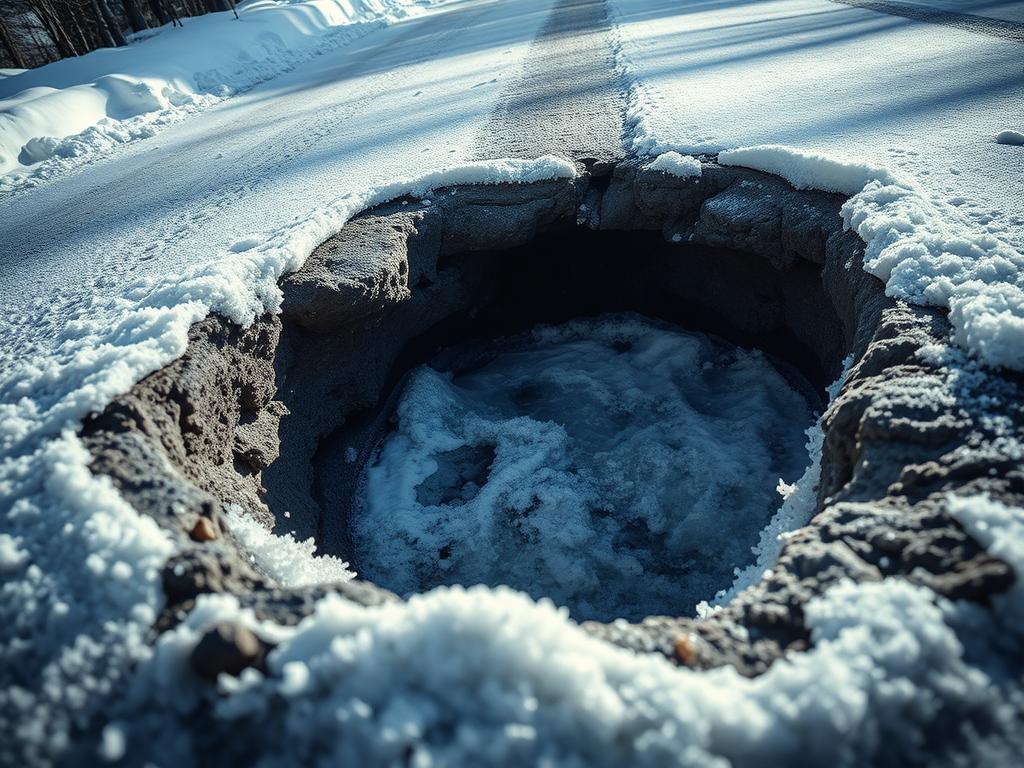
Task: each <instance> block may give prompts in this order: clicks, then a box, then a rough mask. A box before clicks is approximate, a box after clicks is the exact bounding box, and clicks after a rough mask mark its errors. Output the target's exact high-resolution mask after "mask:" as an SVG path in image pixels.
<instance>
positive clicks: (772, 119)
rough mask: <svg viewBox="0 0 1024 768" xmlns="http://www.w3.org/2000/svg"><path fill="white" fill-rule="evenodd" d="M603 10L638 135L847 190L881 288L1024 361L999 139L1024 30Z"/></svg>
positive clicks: (714, 10)
mask: <svg viewBox="0 0 1024 768" xmlns="http://www.w3.org/2000/svg"><path fill="white" fill-rule="evenodd" d="M611 9H612V10H611V15H612V18H613V20H614V21H615V24H616V37H617V63H618V66H619V68H620V70H621V72H622V74H623V76H624V78H625V79H626V81H627V82H628V83H629V86H630V93H629V109H628V114H627V128H628V136H627V142H628V144H629V146H630V147H631V149H632V150H633V151H635V152H637V153H638V154H640V155H641V156H644V155H647V156H655V155H660V154H663V153H665V152H667V151H676V152H691V153H713V152H719V160H720V162H722V163H725V164H731V165H743V166H747V167H751V168H756V169H760V170H764V171H768V172H771V173H776V174H779V175H781V176H783V177H784V178H786V179H788V180H789V181H790V182H791V183H792V184H793V185H794V186H796V187H798V188H816V189H823V190H826V191H832V192H837V193H841V194H844V195H852V196H853V198H852V199H851V200H850V201H849V202H848V203H847V205H846V206H845V207H844V218H845V220H846V223H847V225H848V226H850V227H851V228H853V229H854V230H855V231H857V233H858V234H860V235H861V237H862V238H864V240H865V241H866V242H867V244H868V249H867V257H866V258H865V269H866V270H867V271H868V272H870V273H871V274H874V275H876V276H878V277H879V278H881V279H882V280H884V281H885V282H886V287H887V293H888V294H889V295H891V296H897V297H899V298H903V299H906V300H907V301H910V302H913V303H919V304H928V305H934V306H939V307H945V308H948V309H949V310H950V317H951V320H952V322H953V324H954V327H955V340H956V342H957V343H958V344H961V345H962V346H963V347H964V348H966V349H968V350H970V351H971V352H972V353H973V354H975V355H976V356H977V357H978V359H980V360H982V361H983V362H985V363H986V364H989V365H992V366H1005V367H1009V368H1013V369H1016V370H1024V293H1022V288H1024V282H1022V281H1024V277H1022V275H1024V271H1022V269H1021V265H1022V264H1024V255H1022V250H1024V211H1022V210H1021V205H1020V180H1021V178H1024V155H1021V154H1020V153H1017V152H1012V153H1008V152H1007V151H1006V148H1005V147H1003V146H1000V145H999V144H997V143H996V142H994V141H992V139H991V136H992V123H993V121H995V122H996V123H997V124H998V123H1003V124H1006V123H1010V124H1017V123H1019V122H1020V120H1021V119H1022V118H1024V60H1022V59H1021V57H1020V51H1019V47H1020V46H1019V43H1015V42H1012V41H1009V40H1004V39H1000V38H995V37H989V36H986V35H983V34H978V33H973V32H968V31H964V30H962V29H953V28H949V27H945V26H938V25H928V26H927V27H924V28H922V27H921V26H920V25H918V24H916V23H911V22H909V21H908V20H906V19H902V18H901V17H894V16H887V15H885V14H882V13H877V12H875V11H871V10H868V9H863V8H857V7H852V6H846V5H837V4H833V3H828V2H825V1H824V0H760V1H759V2H753V3H751V2H739V1H738V0H733V1H729V0H726V1H725V2H714V3H698V4H695V5H692V6H687V7H686V8H685V9H684V8H682V7H681V6H679V4H678V3H673V2H668V0H612V3H611ZM923 30H926V31H927V34H928V36H929V38H928V39H929V44H928V45H927V46H922V45H920V44H919V35H920V34H922V31H923ZM935 51H941V52H942V57H941V60H942V61H946V62H956V63H955V70H951V71H950V72H949V73H948V74H946V75H943V74H941V72H937V71H936V66H937V65H936V58H935ZM949 66H950V67H953V66H954V65H953V64H950V65H949ZM753 68H756V69H757V71H758V72H760V73H761V76H758V77H752V76H751V71H752V69H753ZM908 93H913V94H914V96H913V98H912V99H911V100H910V101H908V99H907V94H908Z"/></svg>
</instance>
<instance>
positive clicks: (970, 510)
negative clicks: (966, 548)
mask: <svg viewBox="0 0 1024 768" xmlns="http://www.w3.org/2000/svg"><path fill="white" fill-rule="evenodd" d="M949 511H950V512H951V513H952V514H953V516H954V517H956V519H957V520H959V521H960V524H961V525H963V526H964V529H965V530H966V531H967V532H968V533H969V534H970V535H971V536H972V537H974V539H975V540H976V541H977V542H978V543H979V544H981V546H983V547H984V548H985V549H986V550H987V551H988V552H990V553H991V554H992V555H995V556H996V557H998V558H999V559H1000V560H1003V561H1004V562H1006V563H1008V564H1009V565H1010V566H1011V567H1012V568H1013V570H1014V571H1015V572H1016V573H1018V574H1020V573H1024V509H1020V508H1019V507H1011V506H1007V505H1006V504H1003V503H1002V502H1000V501H997V500H995V499H990V498H989V497H987V496H978V495H975V496H950V497H949ZM995 602H996V605H997V607H998V608H999V614H1000V617H1001V618H1003V619H1004V620H1005V623H1006V625H1007V626H1008V627H1009V628H1010V629H1011V631H1012V632H1013V633H1014V634H1015V635H1016V636H1017V638H1024V582H1022V581H1021V579H1020V578H1019V577H1018V578H1017V579H1016V580H1015V581H1014V583H1013V586H1012V587H1010V589H1009V591H1008V592H1007V593H1006V594H1003V595H999V596H998V597H996V598H995Z"/></svg>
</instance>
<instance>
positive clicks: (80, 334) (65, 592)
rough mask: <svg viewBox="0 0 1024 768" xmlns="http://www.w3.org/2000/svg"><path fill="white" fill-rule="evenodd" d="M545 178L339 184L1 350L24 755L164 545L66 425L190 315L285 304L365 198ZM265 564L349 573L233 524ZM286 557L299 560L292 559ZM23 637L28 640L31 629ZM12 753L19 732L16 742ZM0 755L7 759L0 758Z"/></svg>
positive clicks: (128, 647) (302, 577)
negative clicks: (265, 227) (249, 241)
mask: <svg viewBox="0 0 1024 768" xmlns="http://www.w3.org/2000/svg"><path fill="white" fill-rule="evenodd" d="M517 173H518V174H520V175H521V177H522V178H524V179H541V178H554V177H557V176H565V175H567V174H573V173H575V169H574V168H573V166H572V165H571V164H568V163H566V162H565V161H564V160H560V159H558V158H541V159H539V160H536V161H525V160H508V161H491V162H477V163H464V164H458V165H454V166H452V167H450V168H448V169H440V170H436V171H433V172H431V173H427V174H424V175H422V176H421V177H419V178H412V179H404V180H397V181H393V182H391V183H389V184H384V185H380V186H378V187H376V188H371V189H367V190H363V191H361V192H356V193H352V194H348V195H344V196H342V197H340V198H338V199H337V200H335V201H333V202H332V203H330V204H329V205H326V206H324V207H323V208H321V209H318V210H315V211H312V212H310V213H308V214H307V216H306V217H305V218H303V219H301V220H299V221H296V222H292V223H291V224H288V225H285V226H282V227H281V228H279V229H278V230H277V231H275V232H271V233H268V234H267V235H266V236H265V237H264V239H263V241H262V243H261V244H260V245H258V246H256V247H254V248H252V249H250V250H248V251H245V252H241V253H237V254H235V255H234V256H233V257H232V258H225V259H222V260H220V261H217V262H214V263H212V264H210V265H208V266H205V267H196V268H193V269H191V270H188V271H186V272H185V273H184V274H183V275H179V276H176V277H175V276H169V275H168V276H164V277H162V278H160V279H150V280H141V281H137V282H136V283H135V284H134V285H132V286H130V287H129V288H128V289H126V290H125V292H124V293H123V294H116V293H115V294H114V295H103V294H96V295H94V296H93V297H92V300H91V302H90V303H89V305H87V306H85V307H83V308H82V309H81V311H80V312H79V313H78V314H77V316H76V317H75V318H74V320H73V321H72V322H70V323H69V324H68V327H67V328H66V329H65V331H64V336H63V338H62V339H61V342H60V345H59V347H58V349H57V350H56V351H55V352H54V353H52V354H50V355H48V356H45V357H44V356H39V357H35V358H33V357H26V358H23V359H21V360H16V359H14V358H13V357H12V358H8V360H7V361H5V367H4V374H3V378H2V379H0V512H2V513H3V515H4V517H5V520H6V522H7V530H6V531H5V535H6V536H7V537H8V538H6V539H4V540H3V542H2V543H0V554H2V556H3V567H4V571H5V577H6V578H5V579H4V581H3V584H2V585H0V596H2V598H3V599H2V600H0V622H2V625H3V630H2V631H0V659H2V660H3V664H4V667H5V669H10V670H12V671H13V674H12V677H13V680H12V684H11V685H10V686H8V687H7V688H6V689H5V690H0V732H2V733H5V734H7V733H10V734H17V744H18V748H19V749H21V750H22V752H19V753H18V754H25V753H27V754H29V755H33V756H35V759H37V760H39V759H45V756H47V755H50V754H53V753H57V752H60V751H61V750H62V749H63V748H64V747H65V746H66V740H67V738H68V733H69V731H70V729H71V728H72V726H73V725H74V724H76V723H79V724H80V723H83V722H86V721H87V720H88V719H89V717H90V716H92V715H93V713H94V711H95V709H96V708H99V707H102V706H103V705H104V701H105V698H106V696H107V695H108V694H109V693H110V692H111V691H112V690H113V689H114V688H115V686H116V685H117V684H118V683H119V680H121V678H122V676H123V675H124V674H125V672H126V671H127V670H128V669H129V668H130V665H131V664H132V663H134V662H137V661H138V660H139V659H141V658H144V657H145V656H146V655H147V654H148V653H149V648H148V646H147V644H146V642H145V638H146V635H147V633H148V632H149V628H150V626H151V625H152V623H153V621H154V619H155V617H156V613H157V610H158V608H159V604H160V600H161V594H162V591H161V588H160V583H159V569H160V568H161V567H162V565H163V563H164V562H165V561H166V559H167V558H168V557H169V556H170V555H171V554H172V551H173V547H172V544H171V542H170V541H169V540H168V539H167V537H166V535H165V534H164V533H163V532H161V531H160V529H159V528H158V527H157V525H156V523H155V522H154V521H153V520H150V519H148V518H143V517H140V516H139V515H138V513H137V512H136V511H135V510H134V509H132V508H131V506H129V505H128V504H127V503H126V502H125V501H124V500H123V499H121V497H120V496H119V494H118V493H117V492H116V490H115V489H114V487H113V485H112V483H111V481H110V479H109V478H107V477H105V476H95V475H93V474H92V473H91V472H90V471H89V468H88V464H89V461H90V457H89V454H88V452H87V451H86V449H85V447H84V446H83V445H82V443H81V441H80V440H79V439H78V437H77V436H76V435H75V434H74V431H73V430H75V429H76V428H77V426H78V423H79V421H80V420H81V419H82V418H83V417H84V416H86V415H87V414H89V413H92V412H97V411H100V410H102V409H103V408H104V407H105V406H106V405H107V404H108V403H109V402H110V401H111V400H112V399H113V398H114V397H116V396H117V395H118V394H121V393H123V392H125V391H127V390H128V389H129V388H130V387H131V386H132V385H133V384H134V383H135V382H137V381H139V380H140V379H141V378H143V377H144V376H145V375H146V374H147V373H150V372H152V371H154V370H157V369H158V368H160V367H162V366H163V365H166V364H167V363H168V362H170V361H172V360H173V359H175V358H176V357H178V356H180V355H181V354H182V353H183V352H184V350H185V348H186V346H187V342H188V329H189V326H190V325H191V324H192V323H194V322H196V321H198V320H200V319H202V318H204V317H206V316H207V315H209V314H210V313H211V312H217V313H219V314H221V315H223V316H225V317H228V318H230V319H232V320H234V321H235V322H237V323H240V324H249V323H251V322H252V321H253V320H254V319H255V318H256V317H258V316H260V315H262V314H263V313H264V312H265V311H277V310H278V309H279V308H280V302H281V292H280V289H279V287H278V285H277V281H278V279H279V278H280V277H281V276H282V275H284V274H286V273H287V272H289V271H292V270H295V269H297V268H299V267H300V266H301V264H302V262H303V260H304V259H305V258H306V256H307V255H308V254H309V253H310V252H311V251H312V249H313V248H314V247H315V246H316V245H317V244H319V243H320V242H321V241H322V240H324V239H325V238H326V237H327V236H328V235H329V234H332V233H334V232H337V231H338V230H340V229H341V228H342V227H343V226H344V224H345V222H346V221H347V220H348V219H349V218H350V217H351V216H353V215H354V214H355V213H358V212H359V211H360V210H363V209H364V208H366V207H368V206H372V205H374V204H376V203H379V202H383V201H385V200H389V199H392V198H395V197H398V196H401V195H405V194H410V193H416V194H425V193H426V192H427V191H428V190H429V189H430V188H431V186H432V185H438V186H440V185H445V184H449V183H455V182H456V181H457V182H458V183H471V182H475V183H487V182H495V181H498V180H501V181H508V180H509V179H510V178H512V177H514V176H515V174H517ZM235 524H236V525H237V526H238V528H239V536H240V537H241V538H243V539H244V540H245V541H247V542H248V543H250V544H251V545H252V546H253V548H254V553H255V554H254V557H256V556H257V555H258V559H259V561H260V564H261V566H262V567H263V568H264V569H265V570H266V571H267V572H268V574H269V575H272V576H281V577H283V578H284V580H285V582H286V583H294V584H308V583H314V582H318V581H321V580H342V581H343V580H345V579H347V578H348V577H349V576H350V574H349V572H348V571H347V569H346V568H345V566H344V564H343V563H341V562H340V561H338V560H336V559H334V558H311V557H310V554H311V553H310V545H309V544H308V543H299V542H295V541H294V539H293V538H291V537H288V536H285V537H281V538H279V539H270V538H267V537H262V536H260V535H259V534H258V533H257V532H255V531H253V530H252V529H251V528H246V527H245V524H244V523H239V522H238V521H237V520H235ZM290 567H295V568H296V571H295V572H290V571H289V568H290ZM25 638H31V641H26V640H25ZM9 743H10V746H9V747H5V748H8V749H14V745H15V742H14V741H10V742H9ZM5 762H9V761H7V760H5Z"/></svg>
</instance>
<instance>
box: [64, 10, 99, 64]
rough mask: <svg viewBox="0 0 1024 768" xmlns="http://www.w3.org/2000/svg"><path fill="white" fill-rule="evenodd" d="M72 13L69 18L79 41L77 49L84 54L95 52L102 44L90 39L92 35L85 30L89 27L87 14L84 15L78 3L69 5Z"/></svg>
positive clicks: (76, 44)
mask: <svg viewBox="0 0 1024 768" xmlns="http://www.w3.org/2000/svg"><path fill="white" fill-rule="evenodd" d="M69 9H70V12H69V13H68V16H69V17H70V18H71V22H72V25H71V29H72V30H73V31H74V33H75V37H77V38H78V39H77V40H76V41H75V47H76V48H78V50H79V51H81V52H82V53H88V52H89V51H92V50H95V49H96V48H97V47H99V45H102V43H98V42H97V41H96V39H95V38H92V39H90V35H88V34H86V31H85V28H86V26H88V25H87V24H86V21H85V14H84V13H82V8H81V6H80V5H78V3H76V2H72V3H69Z"/></svg>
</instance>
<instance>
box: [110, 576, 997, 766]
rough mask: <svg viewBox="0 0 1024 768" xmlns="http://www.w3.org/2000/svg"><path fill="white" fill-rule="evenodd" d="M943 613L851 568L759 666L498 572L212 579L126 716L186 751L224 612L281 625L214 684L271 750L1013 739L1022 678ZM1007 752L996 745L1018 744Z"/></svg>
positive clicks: (793, 748) (605, 758)
mask: <svg viewBox="0 0 1024 768" xmlns="http://www.w3.org/2000/svg"><path fill="white" fill-rule="evenodd" d="M949 613H950V607H949V605H948V604H946V603H944V602H942V601H939V600H936V598H935V596H934V595H933V594H932V593H931V592H929V591H928V590H926V589H923V588H920V587H914V586H911V585H909V584H906V583H903V582H899V581H891V582H887V583H884V584H871V585H862V586H854V585H848V584H847V585H840V586H838V587H836V588H834V589H832V590H830V591H829V592H828V593H827V594H826V595H825V596H824V597H822V598H819V599H817V600H815V601H813V602H812V603H811V604H810V605H809V606H808V609H807V620H808V623H809V625H810V627H811V632H812V636H813V640H814V647H813V649H812V650H810V651H809V652H807V653H802V654H795V655H793V656H791V657H790V658H788V659H787V660H785V661H781V662H778V663H777V664H775V665H774V666H773V667H772V668H771V669H770V670H769V671H768V672H767V673H766V674H764V675H762V676H760V677H758V678H756V679H745V678H742V677H740V676H739V675H738V674H736V672H735V671H734V670H732V669H729V668H722V669H717V670H714V671H711V672H705V673H697V672H692V671H690V670H687V669H681V668H676V667H674V666H672V665H671V664H670V663H669V662H667V661H666V660H665V659H663V658H661V657H659V656H657V655H635V654H633V653H632V652H629V651H625V650H621V649H617V648H615V647H613V646H611V645H608V644H605V643H603V642H600V641H597V640H595V639H593V638H591V637H589V636H587V635H586V634H585V633H584V632H582V631H581V630H580V629H579V627H577V626H576V625H575V624H573V623H572V622H570V621H569V620H568V619H567V617H566V615H565V613H564V611H559V610H557V609H556V608H555V607H554V606H553V605H552V604H551V603H549V602H547V601H541V602H539V603H537V602H533V601H531V600H529V599H528V598H526V597H525V596H524V595H522V594H519V593H516V592H512V591H510V590H508V589H504V588H499V589H496V590H486V589H484V588H482V587H474V588H471V589H464V588H460V587H453V588H442V589H438V590H435V591H433V592H431V593H429V594H426V595H420V596H417V597H414V598H413V599H411V600H410V601H408V602H407V603H402V604H388V605H383V606H379V607H372V608H364V607H360V606H356V605H354V604H351V603H348V602H346V601H344V600H343V599H340V598H337V597H335V596H328V597H326V598H324V599H323V600H321V601H320V602H319V603H318V604H317V607H316V611H315V613H314V614H313V615H312V616H310V617H308V618H307V619H305V620H303V621H302V622H301V623H300V624H299V625H298V626H297V627H293V628H286V627H275V626H271V625H267V624H263V623H260V622H257V621H256V620H255V619H254V618H253V617H252V615H251V612H248V611H245V610H244V609H241V608H239V607H238V605H237V602H235V601H234V599H233V598H230V597H225V596H216V597H212V596H204V597H201V598H200V605H199V606H197V608H196V610H195V611H194V612H193V613H192V614H191V615H190V616H189V617H188V618H187V619H186V621H185V622H184V623H183V624H182V625H181V626H179V627H178V628H177V629H175V630H173V631H172V632H169V633H166V634H164V635H163V636H162V637H161V638H160V640H159V642H158V646H157V650H156V653H155V654H154V656H153V658H152V659H151V660H150V661H149V662H148V663H146V664H144V665H143V667H142V669H141V670H140V673H139V677H138V679H137V680H136V683H137V685H136V687H135V692H134V696H133V697H132V698H130V699H129V700H127V701H126V702H124V704H123V706H122V709H123V711H122V712H119V721H120V722H121V723H122V724H123V725H124V727H125V729H126V732H127V733H128V734H129V738H128V744H129V752H128V755H129V757H131V756H132V752H131V750H132V748H135V749H136V750H138V752H136V753H135V754H136V755H137V756H138V757H142V756H145V755H149V754H153V753H158V754H162V755H166V756H169V757H173V759H174V760H175V763H176V764H182V765H188V764H191V763H192V762H193V761H194V760H195V758H196V755H195V753H194V752H193V751H192V749H193V747H192V745H190V744H189V743H188V739H189V734H188V732H187V731H184V732H183V731H180V730H176V729H174V728H170V727H168V717H171V716H173V714H174V712H172V711H171V710H169V708H168V706H167V704H166V703H165V702H167V701H168V700H169V699H170V700H173V701H174V702H175V709H176V710H177V711H179V712H181V713H182V716H187V714H188V713H189V712H192V711H195V710H196V708H197V707H198V706H199V705H200V702H201V701H202V700H203V695H202V694H201V693H200V692H199V691H198V690H196V688H195V684H194V683H193V682H192V680H193V679H194V678H192V676H191V675H190V674H189V673H188V671H187V669H186V664H187V659H188V653H189V651H190V650H191V648H192V647H194V646H195V644H196V642H198V639H199V638H200V637H201V635H202V632H203V630H204V628H205V627H208V626H210V625H211V624H212V623H214V622H215V621H218V620H223V619H229V620H233V621H236V622H238V623H240V624H243V625H245V626H249V627H250V628H251V629H252V630H253V631H255V632H256V633H257V634H261V635H262V636H264V637H266V638H267V639H269V640H272V641H274V642H277V643H279V645H278V647H277V648H276V649H275V650H274V651H273V652H272V653H271V654H270V657H269V659H268V666H269V672H268V674H267V675H263V674H260V673H258V672H255V671H251V672H247V673H245V674H243V675H242V676H241V678H239V679H237V680H235V679H232V678H228V677H222V678H221V681H220V691H219V693H218V694H216V695H215V696H210V700H211V701H212V704H213V709H212V717H214V718H216V719H217V720H220V721H222V722H223V723H224V724H231V726H232V727H233V728H234V729H236V731H237V732H238V734H239V738H240V739H244V741H245V743H246V746H247V747H252V748H254V749H258V750H259V754H260V755H261V765H266V766H278V765H294V764H295V763H296V762H301V763H302V764H305V765H328V764H343V765H349V764H353V765H356V764H358V765H386V764H392V763H393V762H396V761H399V760H408V763H409V764H412V765H436V764H441V765H533V764H539V763H544V764H551V765H593V766H605V765H607V766H621V765H638V766H646V765H649V766H709V765H710V766H723V767H724V766H727V765H730V764H731V765H746V766H775V765H792V764H800V765H839V766H854V765H862V764H871V763H877V762H879V761H880V757H881V756H883V755H884V757H885V759H886V760H892V761H893V762H894V763H899V764H908V763H913V762H915V758H916V761H918V762H919V761H920V759H921V750H922V748H923V747H924V746H925V744H926V743H927V741H928V740H929V739H934V738H935V737H936V734H935V733H934V729H933V726H934V723H935V722H937V721H939V720H941V721H942V722H945V723H948V724H956V725H959V724H961V723H966V724H968V727H969V724H970V723H971V722H981V721H984V720H985V719H987V718H991V722H994V723H995V724H996V725H997V727H998V726H1001V727H1002V729H1003V730H1004V733H1003V735H1004V736H1005V737H1006V740H1007V742H1009V743H1012V740H1013V739H1014V734H1015V733H1016V724H1015V722H1014V721H1013V711H1012V709H1011V708H1010V707H1009V706H1008V698H1009V696H1010V695H1011V694H1010V693H1009V692H1008V691H1007V690H1004V689H1003V688H1001V687H1000V686H999V685H996V684H995V682H996V681H994V680H993V679H992V678H991V677H989V676H988V675H987V674H985V673H983V672H981V671H980V670H977V669H974V668H972V667H970V666H969V665H968V664H966V663H965V660H964V648H963V646H962V644H961V643H960V641H959V640H958V639H957V637H956V635H955V633H954V632H953V630H952V629H951V627H950V625H949V624H948V623H947V620H948V619H949ZM453 649H458V650H457V652H453ZM1011 686H1012V684H1011ZM1010 690H1011V691H1012V687H1011V688H1010ZM207 695H208V696H209V694H207ZM285 702H286V703H287V706H282V704H283V703H285ZM207 716H211V715H207ZM993 757H994V755H989V758H990V759H989V760H988V761H983V762H986V764H993V765H995V764H1010V762H1009V758H1010V757H1012V755H1004V756H1003V757H1004V760H1002V761H999V760H995V759H992V758H993Z"/></svg>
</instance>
